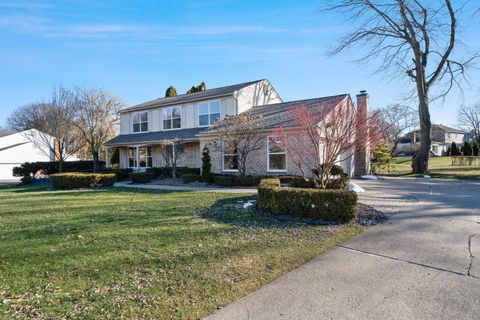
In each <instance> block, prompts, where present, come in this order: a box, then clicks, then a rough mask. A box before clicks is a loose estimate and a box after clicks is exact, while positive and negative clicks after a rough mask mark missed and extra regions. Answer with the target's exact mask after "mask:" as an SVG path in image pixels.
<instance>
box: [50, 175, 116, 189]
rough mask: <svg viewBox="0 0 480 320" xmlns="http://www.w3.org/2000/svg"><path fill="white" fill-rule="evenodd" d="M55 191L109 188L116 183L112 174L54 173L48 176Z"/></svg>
mask: <svg viewBox="0 0 480 320" xmlns="http://www.w3.org/2000/svg"><path fill="white" fill-rule="evenodd" d="M50 181H51V182H52V185H53V187H54V188H56V189H78V188H97V187H111V186H113V184H114V183H115V181H116V176H115V174H114V173H106V174H103V173H78V172H76V173H56V174H52V175H50Z"/></svg>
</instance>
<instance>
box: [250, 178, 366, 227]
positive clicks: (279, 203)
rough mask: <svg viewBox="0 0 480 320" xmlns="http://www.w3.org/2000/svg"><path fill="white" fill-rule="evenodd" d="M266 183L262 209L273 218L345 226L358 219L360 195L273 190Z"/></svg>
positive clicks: (260, 194)
mask: <svg viewBox="0 0 480 320" xmlns="http://www.w3.org/2000/svg"><path fill="white" fill-rule="evenodd" d="M262 182H263V184H261V186H260V187H259V188H258V205H259V207H260V208H261V209H263V210H265V211H268V212H270V213H271V214H273V215H291V216H295V217H301V218H312V219H320V220H325V221H331V222H341V223H346V222H349V221H351V220H352V219H353V218H354V217H355V208H356V205H357V194H356V193H354V192H351V191H346V190H324V189H302V188H284V187H272V186H268V185H266V184H265V183H264V181H262ZM271 182H272V184H273V181H271Z"/></svg>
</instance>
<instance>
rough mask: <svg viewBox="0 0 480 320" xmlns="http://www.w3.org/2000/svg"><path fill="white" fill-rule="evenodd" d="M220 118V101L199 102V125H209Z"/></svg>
mask: <svg viewBox="0 0 480 320" xmlns="http://www.w3.org/2000/svg"><path fill="white" fill-rule="evenodd" d="M218 120H220V101H218V100H216V101H210V102H202V103H199V104H198V126H199V127H208V126H211V125H212V124H213V123H215V122H216V121H218Z"/></svg>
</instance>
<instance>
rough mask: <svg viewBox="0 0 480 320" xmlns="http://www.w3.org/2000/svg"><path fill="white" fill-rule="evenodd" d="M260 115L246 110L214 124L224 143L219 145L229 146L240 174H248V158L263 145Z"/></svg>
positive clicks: (214, 128)
mask: <svg viewBox="0 0 480 320" xmlns="http://www.w3.org/2000/svg"><path fill="white" fill-rule="evenodd" d="M257 120H258V117H257V116H255V115H252V114H251V113H250V112H244V113H241V114H239V115H237V116H230V117H226V118H225V119H224V120H223V121H221V122H217V123H216V124H214V125H213V126H212V131H214V132H216V133H218V135H219V136H221V137H222V139H223V143H222V144H217V145H218V146H221V145H223V147H226V146H227V147H229V148H230V149H232V150H231V151H229V152H232V154H235V155H236V157H235V156H232V161H233V162H236V163H232V165H233V166H235V165H236V166H237V167H238V174H239V175H241V176H245V175H246V174H247V163H248V162H247V160H248V157H249V155H250V154H251V153H252V152H254V151H257V150H260V149H261V148H262V147H263V143H262V142H263V140H264V137H263V136H262V135H261V133H260V129H261V128H260V127H259V124H258V121H257Z"/></svg>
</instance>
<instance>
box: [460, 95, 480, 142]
mask: <svg viewBox="0 0 480 320" xmlns="http://www.w3.org/2000/svg"><path fill="white" fill-rule="evenodd" d="M457 122H458V125H459V127H460V128H462V129H463V130H465V131H467V132H470V133H472V135H473V140H474V143H476V144H480V102H477V103H475V104H473V105H469V106H466V105H463V106H461V107H459V108H458V110H457Z"/></svg>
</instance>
